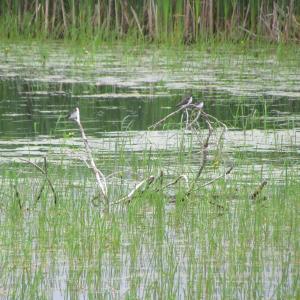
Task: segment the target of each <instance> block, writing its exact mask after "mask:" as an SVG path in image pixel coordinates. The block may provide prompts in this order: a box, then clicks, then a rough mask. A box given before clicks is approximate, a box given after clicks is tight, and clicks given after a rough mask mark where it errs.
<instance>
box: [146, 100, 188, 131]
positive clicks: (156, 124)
mask: <svg viewBox="0 0 300 300" xmlns="http://www.w3.org/2000/svg"><path fill="white" fill-rule="evenodd" d="M187 107H188V105H187V106H185V105H183V106H181V107H180V108H179V109H177V110H175V111H173V112H171V113H170V114H168V115H167V116H165V117H164V118H162V119H161V120H159V121H158V122H156V123H155V124H153V125H151V126H149V127H148V129H155V128H156V127H157V126H159V125H161V124H162V123H164V122H165V121H166V120H167V119H169V118H170V117H172V116H174V115H176V114H177V113H178V112H180V111H182V110H183V109H186V108H187Z"/></svg>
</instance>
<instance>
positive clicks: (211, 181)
mask: <svg viewBox="0 0 300 300" xmlns="http://www.w3.org/2000/svg"><path fill="white" fill-rule="evenodd" d="M232 170H233V166H232V167H230V168H229V169H228V170H227V171H226V172H224V173H223V174H221V175H220V176H218V177H216V178H214V179H212V180H210V181H208V182H206V183H204V184H202V185H201V186H200V187H199V188H203V187H205V186H208V185H210V184H212V183H214V182H215V181H217V180H219V179H221V178H223V177H225V176H226V175H229V174H230V173H231V171H232Z"/></svg>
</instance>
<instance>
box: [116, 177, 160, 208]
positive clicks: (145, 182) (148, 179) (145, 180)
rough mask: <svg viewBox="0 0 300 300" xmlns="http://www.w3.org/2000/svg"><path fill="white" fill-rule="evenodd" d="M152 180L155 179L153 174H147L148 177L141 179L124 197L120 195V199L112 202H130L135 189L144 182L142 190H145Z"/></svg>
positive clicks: (138, 189) (139, 187)
mask: <svg viewBox="0 0 300 300" xmlns="http://www.w3.org/2000/svg"><path fill="white" fill-rule="evenodd" d="M154 180H155V176H149V177H148V178H146V179H144V180H142V181H141V182H140V183H138V184H137V185H136V186H135V187H134V189H132V190H131V191H130V192H129V193H128V194H127V195H126V196H125V197H122V198H121V199H119V200H118V201H116V202H114V203H113V204H120V203H122V202H126V203H127V204H128V203H130V202H131V200H132V198H133V196H134V195H135V194H136V192H137V191H140V190H141V188H142V187H143V186H144V184H146V186H145V189H144V190H143V191H144V192H145V191H146V190H147V189H148V188H149V186H150V185H151V184H152V183H153V181H154Z"/></svg>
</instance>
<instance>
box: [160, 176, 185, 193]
mask: <svg viewBox="0 0 300 300" xmlns="http://www.w3.org/2000/svg"><path fill="white" fill-rule="evenodd" d="M182 179H183V180H184V181H185V183H186V185H187V187H188V188H189V180H188V178H187V176H186V175H184V174H182V175H180V176H178V177H177V178H176V179H175V180H173V181H172V182H170V183H168V184H166V185H164V186H163V187H162V188H158V189H156V192H159V191H162V190H164V189H166V188H168V187H170V186H172V185H174V184H176V183H177V182H178V181H180V180H182Z"/></svg>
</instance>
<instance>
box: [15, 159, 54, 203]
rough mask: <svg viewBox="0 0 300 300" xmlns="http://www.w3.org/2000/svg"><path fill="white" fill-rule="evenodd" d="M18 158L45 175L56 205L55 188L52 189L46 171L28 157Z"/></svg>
mask: <svg viewBox="0 0 300 300" xmlns="http://www.w3.org/2000/svg"><path fill="white" fill-rule="evenodd" d="M20 160H22V161H25V162H27V163H29V164H31V165H32V166H34V167H35V168H36V169H37V170H39V171H40V172H41V173H42V174H43V175H44V176H45V179H46V180H47V182H48V184H49V186H50V188H51V190H52V193H53V196H54V204H55V205H56V204H57V195H56V192H55V189H54V186H53V184H52V182H51V180H50V178H49V177H48V173H47V171H45V170H43V169H42V168H41V167H40V166H38V165H37V164H36V163H34V162H32V161H30V160H28V159H25V158H20Z"/></svg>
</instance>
